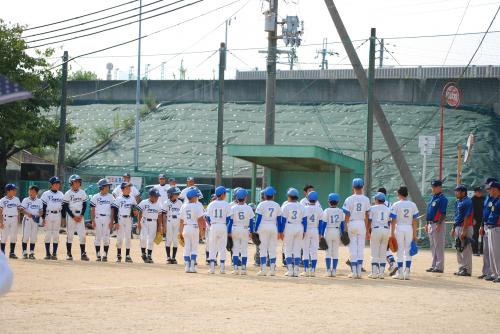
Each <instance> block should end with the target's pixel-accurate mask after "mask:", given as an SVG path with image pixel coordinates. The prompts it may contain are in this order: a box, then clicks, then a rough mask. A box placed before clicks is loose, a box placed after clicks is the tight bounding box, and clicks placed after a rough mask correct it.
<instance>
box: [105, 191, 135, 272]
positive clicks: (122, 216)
mask: <svg viewBox="0 0 500 334" xmlns="http://www.w3.org/2000/svg"><path fill="white" fill-rule="evenodd" d="M120 188H121V191H122V194H121V195H120V196H118V198H116V199H115V200H114V201H113V203H112V204H111V207H112V211H113V217H114V228H115V230H116V231H117V235H116V252H117V255H116V262H121V261H122V245H123V240H125V262H129V263H132V262H133V261H132V258H131V257H130V239H131V231H132V219H133V216H134V208H135V206H136V204H137V202H136V201H135V198H134V197H133V196H132V195H131V194H130V193H131V190H132V183H130V182H123V183H122V184H121V185H120Z"/></svg>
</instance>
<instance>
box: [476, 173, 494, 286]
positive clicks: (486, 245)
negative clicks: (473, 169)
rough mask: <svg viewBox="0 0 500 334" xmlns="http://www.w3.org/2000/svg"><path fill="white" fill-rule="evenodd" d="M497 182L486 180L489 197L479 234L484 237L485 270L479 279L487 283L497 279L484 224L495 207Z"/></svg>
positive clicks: (485, 204)
mask: <svg viewBox="0 0 500 334" xmlns="http://www.w3.org/2000/svg"><path fill="white" fill-rule="evenodd" d="M496 181H497V180H496V179H494V178H492V177H490V178H487V179H486V182H485V185H486V187H485V188H486V192H487V193H488V195H487V196H486V199H485V200H484V206H483V221H482V224H481V229H480V230H479V234H481V236H482V237H483V270H482V273H481V276H479V277H478V278H480V279H481V278H484V279H485V280H487V281H493V280H495V278H494V277H493V276H492V272H491V266H490V249H489V240H488V239H489V236H488V234H487V233H486V230H485V228H484V223H485V222H486V221H487V220H488V217H489V215H490V212H491V207H492V205H493V198H492V196H491V183H493V182H496Z"/></svg>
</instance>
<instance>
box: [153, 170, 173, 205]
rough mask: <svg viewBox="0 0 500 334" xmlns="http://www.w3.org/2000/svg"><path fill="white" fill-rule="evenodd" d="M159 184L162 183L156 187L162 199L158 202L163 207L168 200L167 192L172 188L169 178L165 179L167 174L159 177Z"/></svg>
mask: <svg viewBox="0 0 500 334" xmlns="http://www.w3.org/2000/svg"><path fill="white" fill-rule="evenodd" d="M158 182H160V183H159V184H157V185H155V186H154V187H155V188H156V190H158V192H159V193H160V198H159V199H158V200H159V201H160V203H161V204H162V205H163V202H165V201H166V200H167V199H168V194H167V190H168V188H170V186H169V185H168V183H167V178H166V177H165V174H160V175H158Z"/></svg>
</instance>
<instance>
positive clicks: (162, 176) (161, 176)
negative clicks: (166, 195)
mask: <svg viewBox="0 0 500 334" xmlns="http://www.w3.org/2000/svg"><path fill="white" fill-rule="evenodd" d="M158 178H159V179H166V177H165V174H160V175H158Z"/></svg>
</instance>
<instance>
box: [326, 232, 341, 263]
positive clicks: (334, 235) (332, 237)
mask: <svg viewBox="0 0 500 334" xmlns="http://www.w3.org/2000/svg"><path fill="white" fill-rule="evenodd" d="M325 240H326V243H327V244H328V249H327V250H326V255H325V257H326V258H327V259H338V258H339V246H340V231H339V229H338V228H336V227H327V228H326V231H325Z"/></svg>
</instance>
